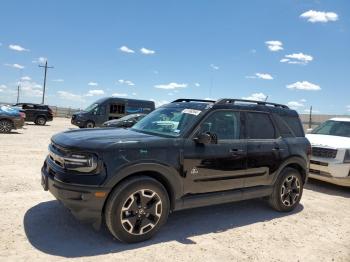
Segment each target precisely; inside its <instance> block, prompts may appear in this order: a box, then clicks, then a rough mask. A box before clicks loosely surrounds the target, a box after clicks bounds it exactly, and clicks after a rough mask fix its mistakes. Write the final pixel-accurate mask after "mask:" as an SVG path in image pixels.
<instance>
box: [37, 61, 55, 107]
mask: <svg viewBox="0 0 350 262" xmlns="http://www.w3.org/2000/svg"><path fill="white" fill-rule="evenodd" d="M39 67H44V68H45V73H44V90H43V98H42V100H41V103H42V104H44V103H45V90H46V74H47V69H48V68H54V67H53V66H47V60H46V62H45V65H44V66H42V65H39Z"/></svg>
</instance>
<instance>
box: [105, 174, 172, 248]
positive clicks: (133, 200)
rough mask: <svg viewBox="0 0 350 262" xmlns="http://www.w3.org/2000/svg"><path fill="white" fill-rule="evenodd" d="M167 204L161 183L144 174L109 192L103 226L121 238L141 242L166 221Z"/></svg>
mask: <svg viewBox="0 0 350 262" xmlns="http://www.w3.org/2000/svg"><path fill="white" fill-rule="evenodd" d="M169 207H170V202H169V197H168V193H167V191H166V190H165V188H164V186H163V185H162V184H161V183H159V182H158V181H157V180H154V179H153V178H150V177H146V176H142V177H135V178H132V179H130V180H127V181H125V182H123V183H122V184H121V185H119V186H117V188H115V189H114V190H113V191H112V193H111V196H110V197H109V199H108V201H107V204H106V209H105V220H106V225H107V227H108V229H109V231H110V232H111V233H112V235H113V236H114V237H116V238H117V239H119V240H120V241H123V242H127V243H135V242H140V241H144V240H147V239H149V238H151V237H152V236H153V235H155V234H156V233H157V231H158V230H159V229H160V227H161V226H162V225H163V224H164V223H165V222H166V220H167V218H168V214H169Z"/></svg>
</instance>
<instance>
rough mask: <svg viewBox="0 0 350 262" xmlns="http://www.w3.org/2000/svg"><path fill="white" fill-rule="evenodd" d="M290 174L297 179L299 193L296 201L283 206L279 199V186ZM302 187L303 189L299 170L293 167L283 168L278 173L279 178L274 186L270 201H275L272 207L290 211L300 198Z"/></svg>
mask: <svg viewBox="0 0 350 262" xmlns="http://www.w3.org/2000/svg"><path fill="white" fill-rule="evenodd" d="M290 175H294V176H296V177H297V178H298V179H299V183H300V195H299V198H298V199H297V201H296V202H295V203H294V204H293V205H292V206H285V205H284V204H283V202H282V199H281V187H282V184H283V182H284V181H285V179H286V178H287V177H288V176H290ZM303 189H304V183H303V180H302V177H301V174H300V172H299V171H298V170H296V169H294V168H285V169H284V170H283V171H282V173H281V174H280V176H279V178H278V179H277V181H276V184H275V187H274V192H273V196H272V198H273V200H272V201H274V202H275V203H274V205H275V206H274V207H275V208H276V209H278V210H279V211H282V212H290V211H292V210H294V209H295V208H296V206H297V205H298V204H299V202H300V200H301V197H302V195H303Z"/></svg>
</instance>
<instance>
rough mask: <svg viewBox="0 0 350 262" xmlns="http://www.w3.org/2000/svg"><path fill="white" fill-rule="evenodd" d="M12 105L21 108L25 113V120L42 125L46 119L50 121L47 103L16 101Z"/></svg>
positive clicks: (50, 115) (50, 116)
mask: <svg viewBox="0 0 350 262" xmlns="http://www.w3.org/2000/svg"><path fill="white" fill-rule="evenodd" d="M13 106H15V107H18V108H20V109H22V110H23V111H24V112H25V113H26V118H25V121H26V122H34V123H35V124H36V125H41V126H44V125H45V124H46V122H47V121H52V119H53V114H52V110H51V108H50V107H49V106H48V105H41V104H32V103H18V104H14V105H13Z"/></svg>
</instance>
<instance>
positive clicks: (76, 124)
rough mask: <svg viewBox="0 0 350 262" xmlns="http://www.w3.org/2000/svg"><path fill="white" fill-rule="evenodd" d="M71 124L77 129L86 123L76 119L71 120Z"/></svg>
mask: <svg viewBox="0 0 350 262" xmlns="http://www.w3.org/2000/svg"><path fill="white" fill-rule="evenodd" d="M70 122H71V124H72V125H75V126H78V127H80V128H81V127H84V126H85V124H86V121H85V120H84V121H83V120H81V119H78V118H75V119H71V121H70Z"/></svg>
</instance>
